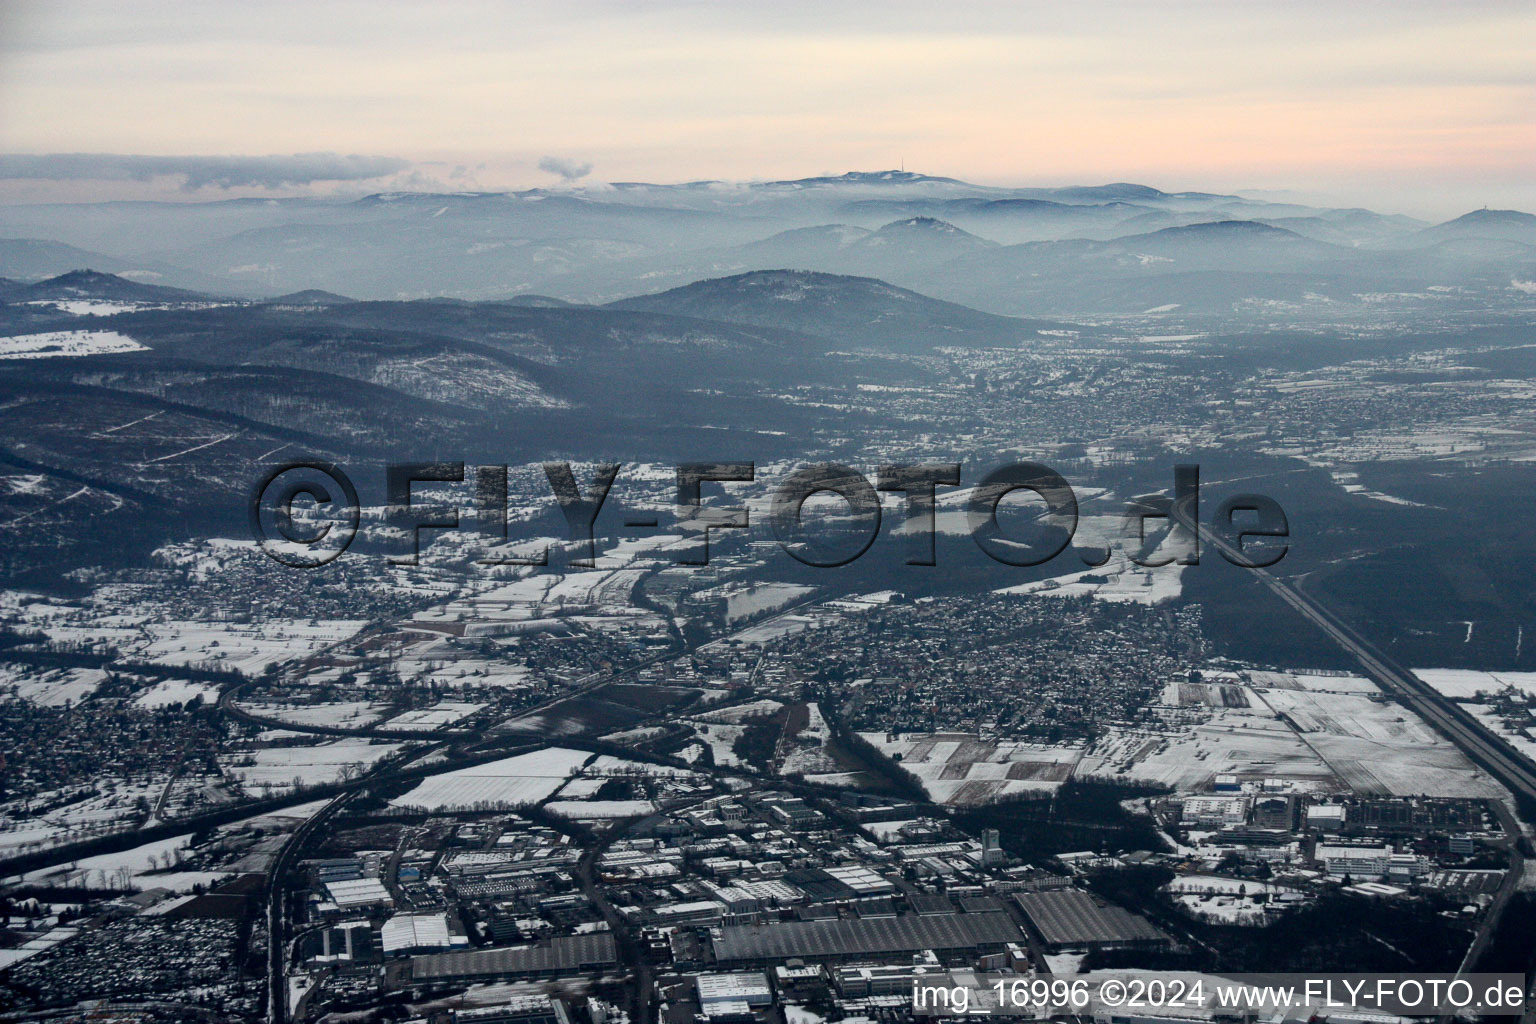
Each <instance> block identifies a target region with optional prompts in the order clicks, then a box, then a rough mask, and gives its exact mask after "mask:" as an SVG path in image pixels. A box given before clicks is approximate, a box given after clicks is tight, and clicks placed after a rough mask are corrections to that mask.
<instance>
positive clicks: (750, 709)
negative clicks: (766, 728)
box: [694, 697, 784, 725]
mask: <svg viewBox="0 0 1536 1024" xmlns="http://www.w3.org/2000/svg"><path fill="white" fill-rule="evenodd" d="M783 706H784V705H783V704H781V703H780V702H779V701H776V700H774V699H773V698H771V697H764V698H763V699H762V700H754V701H749V702H747V703H745V704H737V705H736V706H734V707H729V708H721V709H720V710H719V711H709V712H706V713H704V714H702V715H695V716H694V717H695V718H697V719H698V720H699V721H701V722H727V723H730V724H731V725H740V724H741V723H742V722H745V721H746V720H747V719H749V718H763V717H765V716H767V715H771V714H773V713H774V712H775V711H777V710H779V709H780V708H782V707H783Z"/></svg>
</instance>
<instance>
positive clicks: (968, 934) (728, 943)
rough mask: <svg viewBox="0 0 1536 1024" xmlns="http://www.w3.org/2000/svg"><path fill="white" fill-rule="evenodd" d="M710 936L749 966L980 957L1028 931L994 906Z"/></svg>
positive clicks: (722, 957)
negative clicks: (919, 955) (922, 955)
mask: <svg viewBox="0 0 1536 1024" xmlns="http://www.w3.org/2000/svg"><path fill="white" fill-rule="evenodd" d="M710 937H711V942H712V944H713V947H714V952H715V960H716V962H718V963H720V964H731V965H741V966H748V965H755V964H768V963H776V962H778V961H782V960H791V959H804V960H821V961H824V962H825V961H831V962H838V961H844V960H852V959H858V958H867V957H872V956H881V955H889V954H893V953H898V954H900V953H907V954H910V953H916V952H920V951H922V950H932V951H933V952H934V953H936V954H938V955H939V956H941V957H950V958H962V957H963V958H974V957H975V956H977V955H980V954H981V953H988V952H998V951H1000V950H1002V949H1003V948H1004V947H1005V946H1006V945H1007V944H1008V943H1010V942H1018V941H1020V939H1021V938H1022V937H1023V936H1022V933H1021V930H1020V928H1019V926H1018V925H1017V924H1015V923H1014V921H1013V919H1012V918H1011V917H1010V916H1009V915H1008V914H1006V913H999V912H992V913H981V914H958V913H952V914H928V915H917V914H908V915H906V916H903V917H866V918H857V919H850V920H840V919H832V920H822V921H787V922H780V923H778V924H772V925H739V926H732V927H726V928H720V929H717V930H715V931H714V932H712V933H711V936H710Z"/></svg>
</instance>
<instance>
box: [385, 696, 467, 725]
mask: <svg viewBox="0 0 1536 1024" xmlns="http://www.w3.org/2000/svg"><path fill="white" fill-rule="evenodd" d="M483 707H485V705H484V704H469V703H466V702H464V701H452V700H442V701H438V702H437V703H436V704H434V705H432V706H431V707H430V708H421V709H420V710H417V711H407V712H406V713H405V714H403V715H396V716H395V717H394V718H391V719H390V720H389V721H387V722H385V723H384V724H383V725H381V726H379V728H380V729H436V728H439V727H441V726H444V725H452V724H453V723H454V722H457V721H459V720H460V719H461V718H467V717H468V716H470V715H472V714H474V713H475V712H476V711H479V710H480V709H481V708H483Z"/></svg>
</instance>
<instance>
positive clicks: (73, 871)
mask: <svg viewBox="0 0 1536 1024" xmlns="http://www.w3.org/2000/svg"><path fill="white" fill-rule="evenodd" d="M191 844H192V836H191V834H190V833H189V834H187V835H184V836H174V837H172V838H170V839H161V840H158V841H156V842H153V843H145V844H144V845H143V846H138V847H135V848H134V849H132V850H124V851H122V852H121V853H104V854H101V855H100V856H96V857H85V858H82V859H80V860H78V861H75V862H74V863H72V864H61V865H56V866H54V867H50V868H39V869H38V870H36V871H32V872H28V873H27V874H26V875H25V876H24V880H25V881H26V882H29V883H42V882H46V883H49V884H54V885H67V884H79V885H89V886H96V887H107V886H110V887H114V888H115V887H124V888H131V889H156V888H163V889H170V890H171V891H173V892H178V891H186V890H190V889H191V888H192V886H194V885H197V884H202V885H211V884H213V883H215V882H219V881H222V880H223V879H225V878H228V877H229V873H228V872H220V871H174V870H167V869H171V868H174V867H175V866H176V864H177V863H178V862H179V861H180V860H181V857H182V855H183V854H184V853H185V851H186V850H187V849H188V847H190V846H191ZM155 872H161V873H158V874H157V873H155Z"/></svg>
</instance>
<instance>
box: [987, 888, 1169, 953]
mask: <svg viewBox="0 0 1536 1024" xmlns="http://www.w3.org/2000/svg"><path fill="white" fill-rule="evenodd" d="M1014 899H1015V900H1017V901H1018V904H1019V907H1020V908H1022V909H1023V911H1024V913H1025V914H1026V915H1028V917H1029V923H1030V926H1031V927H1032V928H1033V929H1034V930H1035V932H1036V933H1037V934H1038V935H1039V936H1040V941H1042V942H1043V943H1045V945H1047V946H1049V947H1051V948H1052V949H1063V948H1067V947H1071V948H1077V949H1126V948H1133V947H1135V948H1144V949H1145V948H1157V947H1160V946H1166V945H1168V936H1166V935H1164V934H1163V933H1162V932H1160V931H1158V930H1157V929H1156V928H1154V927H1153V926H1152V924H1151V923H1150V922H1149V921H1147V919H1146V918H1144V917H1140V916H1138V915H1136V914H1133V913H1131V912H1130V911H1128V910H1124V909H1122V908H1120V907H1117V906H1114V905H1112V904H1108V903H1105V902H1103V901H1102V900H1098V899H1095V898H1094V897H1093V896H1091V895H1089V894H1088V893H1086V892H1084V891H1083V890H1081V889H1058V890H1056V891H1054V892H1028V893H1019V894H1018V895H1017V896H1015V897H1014Z"/></svg>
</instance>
